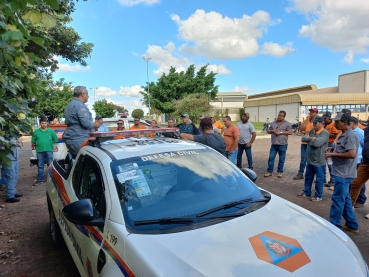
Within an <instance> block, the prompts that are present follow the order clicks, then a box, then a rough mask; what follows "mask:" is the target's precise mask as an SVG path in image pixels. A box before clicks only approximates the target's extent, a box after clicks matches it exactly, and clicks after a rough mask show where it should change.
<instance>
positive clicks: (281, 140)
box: [264, 111, 292, 178]
mask: <svg viewBox="0 0 369 277" xmlns="http://www.w3.org/2000/svg"><path fill="white" fill-rule="evenodd" d="M285 118H286V112H285V111H280V112H279V113H278V118H277V120H276V121H273V122H272V123H271V124H270V128H269V130H267V133H268V134H271V135H272V136H271V140H272V145H271V146H270V151H269V159H268V169H267V171H268V172H267V173H265V174H264V177H270V176H272V174H273V169H274V160H275V157H276V156H277V153H278V156H279V162H278V168H277V177H278V178H282V173H283V166H284V161H285V160H286V153H287V146H288V136H289V135H292V132H291V129H292V125H291V123H289V122H288V121H286V120H285Z"/></svg>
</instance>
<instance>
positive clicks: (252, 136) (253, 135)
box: [246, 132, 256, 147]
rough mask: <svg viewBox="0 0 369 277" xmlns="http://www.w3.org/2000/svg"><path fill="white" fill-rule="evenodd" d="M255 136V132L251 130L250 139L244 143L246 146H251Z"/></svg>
mask: <svg viewBox="0 0 369 277" xmlns="http://www.w3.org/2000/svg"><path fill="white" fill-rule="evenodd" d="M255 138H256V133H255V132H252V133H251V140H250V142H249V143H246V147H250V146H251V144H253V143H254V141H255Z"/></svg>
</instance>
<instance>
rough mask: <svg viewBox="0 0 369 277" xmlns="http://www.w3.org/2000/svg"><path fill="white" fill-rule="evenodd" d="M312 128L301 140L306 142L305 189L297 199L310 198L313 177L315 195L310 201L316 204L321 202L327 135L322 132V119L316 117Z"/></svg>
mask: <svg viewBox="0 0 369 277" xmlns="http://www.w3.org/2000/svg"><path fill="white" fill-rule="evenodd" d="M313 126H314V128H313V129H311V130H310V132H309V133H308V134H305V135H304V136H303V137H302V138H301V140H302V141H305V142H307V143H308V144H307V148H306V153H305V161H306V174H305V187H304V190H303V191H302V193H300V194H298V195H297V196H298V197H311V186H312V185H313V181H314V176H315V178H316V184H315V194H314V197H311V198H310V201H313V202H318V201H321V200H322V195H323V184H324V171H325V163H326V161H325V156H324V154H325V149H326V148H327V145H328V138H329V133H328V132H327V131H326V130H324V121H323V118H321V117H319V116H317V117H315V118H314V120H313Z"/></svg>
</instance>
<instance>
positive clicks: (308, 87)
mask: <svg viewBox="0 0 369 277" xmlns="http://www.w3.org/2000/svg"><path fill="white" fill-rule="evenodd" d="M316 89H318V88H317V86H316V85H314V84H310V85H304V86H299V87H293V88H286V89H281V90H273V91H269V92H263V93H259V94H253V95H249V96H248V99H257V98H265V97H268V96H278V95H284V94H291V93H296V92H302V91H311V90H316Z"/></svg>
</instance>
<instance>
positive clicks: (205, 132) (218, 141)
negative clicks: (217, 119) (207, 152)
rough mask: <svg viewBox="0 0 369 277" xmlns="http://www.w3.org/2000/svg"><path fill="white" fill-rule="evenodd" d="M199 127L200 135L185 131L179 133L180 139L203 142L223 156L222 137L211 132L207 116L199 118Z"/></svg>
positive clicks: (223, 144) (211, 123)
mask: <svg viewBox="0 0 369 277" xmlns="http://www.w3.org/2000/svg"><path fill="white" fill-rule="evenodd" d="M200 128H201V132H202V135H192V134H186V133H180V134H179V135H180V137H181V138H182V139H187V140H193V141H196V142H199V143H202V144H205V145H207V146H209V147H211V148H213V149H214V150H216V151H218V152H219V153H220V154H222V155H223V156H225V149H226V146H225V143H224V139H223V137H222V136H219V135H216V134H214V133H213V122H212V121H211V119H210V118H208V117H205V118H203V119H201V121H200Z"/></svg>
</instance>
